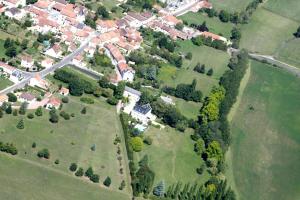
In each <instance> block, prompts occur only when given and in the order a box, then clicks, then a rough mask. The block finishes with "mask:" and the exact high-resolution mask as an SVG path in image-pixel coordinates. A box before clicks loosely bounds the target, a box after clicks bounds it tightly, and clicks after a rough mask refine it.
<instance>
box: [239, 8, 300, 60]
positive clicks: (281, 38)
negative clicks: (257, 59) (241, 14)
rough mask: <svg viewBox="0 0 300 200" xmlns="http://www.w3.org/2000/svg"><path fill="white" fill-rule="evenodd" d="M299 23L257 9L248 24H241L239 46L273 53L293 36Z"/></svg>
mask: <svg viewBox="0 0 300 200" xmlns="http://www.w3.org/2000/svg"><path fill="white" fill-rule="evenodd" d="M298 27H299V23H297V22H295V21H293V20H290V19H288V18H285V17H282V16H280V15H277V14H275V13H272V12H270V11H268V10H266V9H264V8H259V9H257V10H256V11H255V12H254V14H253V15H252V18H251V20H250V22H249V24H245V25H243V26H242V39H241V43H240V47H241V48H246V49H248V50H250V51H252V52H259V53H262V54H269V55H271V54H273V53H274V52H275V51H276V50H277V49H279V48H280V47H281V46H282V45H284V44H285V41H289V40H290V39H291V38H293V33H294V32H295V31H296V30H297V28H298Z"/></svg>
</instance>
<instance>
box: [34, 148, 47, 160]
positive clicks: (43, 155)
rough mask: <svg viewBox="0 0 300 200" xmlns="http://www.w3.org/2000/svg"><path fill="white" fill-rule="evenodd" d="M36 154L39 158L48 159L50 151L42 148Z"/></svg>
mask: <svg viewBox="0 0 300 200" xmlns="http://www.w3.org/2000/svg"><path fill="white" fill-rule="evenodd" d="M37 156H38V157H39V158H46V159H49V158H50V153H49V150H48V149H42V150H40V151H39V152H38V153H37Z"/></svg>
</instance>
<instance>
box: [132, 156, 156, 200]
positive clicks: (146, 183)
mask: <svg viewBox="0 0 300 200" xmlns="http://www.w3.org/2000/svg"><path fill="white" fill-rule="evenodd" d="M138 165H139V169H135V167H133V166H131V170H130V172H132V175H131V178H132V183H131V185H132V190H133V195H134V196H139V194H141V193H143V194H144V197H145V198H147V197H148V195H149V194H150V192H151V191H152V186H153V182H154V177H155V173H154V172H153V171H152V170H151V169H150V168H149V164H148V156H147V155H145V156H144V157H143V158H142V160H141V161H140V162H139V163H138Z"/></svg>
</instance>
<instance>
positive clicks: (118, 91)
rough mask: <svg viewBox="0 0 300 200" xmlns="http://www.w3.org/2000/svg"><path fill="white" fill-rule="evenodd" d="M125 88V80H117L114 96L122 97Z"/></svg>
mask: <svg viewBox="0 0 300 200" xmlns="http://www.w3.org/2000/svg"><path fill="white" fill-rule="evenodd" d="M124 90H125V82H119V83H118V86H117V87H116V88H115V90H114V96H115V98H117V99H122V97H123V93H124Z"/></svg>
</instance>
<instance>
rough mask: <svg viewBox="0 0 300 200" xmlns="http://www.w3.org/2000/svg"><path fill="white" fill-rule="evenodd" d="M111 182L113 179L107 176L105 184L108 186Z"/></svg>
mask: <svg viewBox="0 0 300 200" xmlns="http://www.w3.org/2000/svg"><path fill="white" fill-rule="evenodd" d="M110 184H111V179H110V177H109V176H108V177H106V179H105V180H104V181H103V185H105V186H106V187H109V186H110Z"/></svg>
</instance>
